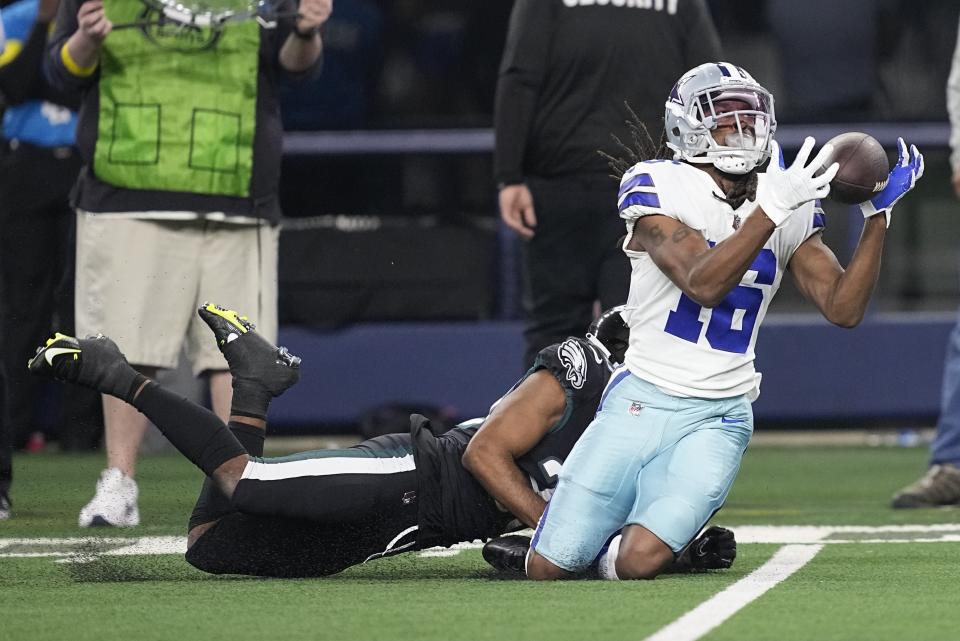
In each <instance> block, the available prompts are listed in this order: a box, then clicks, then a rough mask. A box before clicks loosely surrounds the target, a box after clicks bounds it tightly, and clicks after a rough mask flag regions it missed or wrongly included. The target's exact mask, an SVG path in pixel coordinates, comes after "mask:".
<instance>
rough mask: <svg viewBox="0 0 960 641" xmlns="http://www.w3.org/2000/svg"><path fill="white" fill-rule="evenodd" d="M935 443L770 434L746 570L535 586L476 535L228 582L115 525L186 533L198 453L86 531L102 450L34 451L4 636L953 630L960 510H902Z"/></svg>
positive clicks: (21, 502)
mask: <svg viewBox="0 0 960 641" xmlns="http://www.w3.org/2000/svg"><path fill="white" fill-rule="evenodd" d="M925 458H926V451H925V450H922V449H895V448H872V449H868V448H777V447H753V448H752V449H751V450H750V452H748V454H747V457H746V459H745V462H744V469H743V471H742V472H741V474H740V477H739V479H738V480H737V484H736V485H735V487H734V490H733V493H732V494H731V497H730V500H729V502H728V504H727V507H726V508H725V509H724V510H723V512H721V514H720V515H718V517H717V518H716V519H715V522H716V523H719V524H722V525H728V526H735V527H734V529H735V530H736V531H737V535H738V539H740V540H741V543H740V548H739V549H740V555H739V556H738V558H737V562H736V564H735V565H734V568H733V569H731V570H729V571H725V572H717V573H713V574H709V575H692V576H667V577H661V578H659V579H657V580H655V581H651V582H634V583H614V582H603V581H571V582H565V583H554V584H535V583H530V582H527V581H523V580H511V579H504V578H501V577H497V576H496V575H495V574H494V573H493V571H492V570H491V569H489V568H488V567H487V566H486V565H485V564H484V563H483V561H482V559H481V558H480V555H479V552H478V551H477V549H476V548H475V547H472V548H468V549H462V550H443V551H427V552H426V553H424V554H417V553H414V554H408V555H404V556H401V557H395V558H392V559H385V560H381V561H376V562H374V563H371V564H369V565H366V566H362V567H358V568H354V569H352V570H349V571H347V572H345V573H343V574H342V575H339V576H336V577H330V578H327V579H316V580H272V579H270V580H265V579H255V578H239V577H234V578H231V577H213V576H209V575H205V574H203V573H201V572H199V571H196V570H194V569H193V568H191V567H190V566H188V565H187V564H186V563H185V562H184V561H183V560H182V559H181V557H180V556H178V555H176V554H170V553H167V554H155V553H150V554H146V553H143V552H147V551H148V550H147V549H146V548H131V547H129V544H132V543H134V541H133V540H129V541H128V540H121V541H114V540H112V539H113V538H114V537H135V538H138V539H142V538H143V537H153V538H149V539H145V540H143V541H141V542H142V543H144V544H146V543H147V542H152V543H153V544H155V545H156V546H158V547H155V548H152V549H151V550H149V551H152V552H155V551H157V550H159V551H163V550H164V549H176V548H177V546H178V545H180V542H179V541H180V540H179V539H178V538H169V537H172V536H175V535H180V534H181V533H182V531H183V527H184V523H185V521H186V518H187V513H188V512H189V509H190V507H191V505H192V500H193V496H194V492H195V491H196V489H197V488H198V487H199V483H200V475H199V473H197V472H196V471H195V470H193V469H192V468H191V467H190V466H189V465H188V464H187V463H185V462H183V461H182V460H181V459H180V458H179V457H174V456H163V457H155V458H149V459H145V460H144V461H143V463H142V466H141V469H140V472H139V476H140V488H141V502H140V508H141V518H142V521H143V522H144V523H145V525H144V526H142V527H139V528H136V529H134V530H129V531H122V532H118V531H110V532H107V533H105V535H107V536H109V537H111V539H110V540H102V541H89V540H88V541H77V540H71V539H77V538H79V537H84V536H88V535H89V534H90V532H89V531H82V530H79V529H78V528H77V527H76V525H75V522H76V516H77V512H78V510H79V508H80V507H81V506H82V505H83V503H84V502H85V501H86V500H87V499H88V498H89V497H90V496H91V494H92V491H93V483H94V481H95V479H96V476H97V473H98V471H99V466H100V465H101V463H102V458H101V457H100V456H60V455H42V456H22V457H20V458H18V459H17V460H16V474H17V479H16V486H15V493H14V500H15V505H14V508H15V517H14V519H12V520H10V521H8V522H0V640H3V641H32V640H35V639H50V640H58V641H59V640H63V639H71V640H76V641H82V640H86V639H90V640H96V641H114V640H117V641H120V640H123V641H128V640H133V639H149V640H154V639H156V640H163V639H176V640H178V641H187V640H193V639H211V640H215V639H258V640H260V639H264V640H266V639H349V640H358V641H359V640H365V639H384V640H387V639H437V640H442V639H491V640H494V639H497V640H499V639H537V640H541V639H549V640H550V641H561V640H565V639H590V640H591V641H601V640H604V639H618V640H622V639H636V640H638V641H639V640H642V639H646V638H652V639H656V640H657V641H680V640H683V639H690V640H692V639H697V638H702V639H712V640H721V639H722V640H731V641H734V640H736V641H755V640H756V641H759V640H764V641H766V640H777V641H781V640H782V641H791V640H797V641H800V640H813V639H815V640H829V639H850V640H861V639H870V640H872V641H878V640H886V639H890V640H904V641H922V640H928V639H929V640H931V641H933V640H937V641H940V640H943V639H954V638H957V637H958V636H960V632H957V630H958V623H960V614H957V603H958V602H960V587H958V585H957V581H956V578H955V577H956V568H957V567H958V560H960V511H958V510H954V509H945V510H920V511H907V512H893V511H891V510H889V509H888V508H887V501H888V499H889V496H890V494H891V493H892V492H893V491H894V490H895V489H897V488H898V487H899V486H901V485H903V484H904V483H906V482H909V481H911V480H913V479H914V478H915V477H916V476H918V475H919V474H920V473H921V472H922V471H923V469H924V467H925ZM789 526H805V527H789ZM813 526H817V527H813ZM858 526H862V527H858ZM910 526H916V527H910ZM162 537H168V538H162ZM37 539H48V540H37ZM64 539H67V540H64ZM138 550H139V552H141V553H136V552H138ZM130 552H133V553H134V554H129V553H130ZM755 571H756V572H755ZM731 613H733V614H732V616H729V615H730V614H731ZM727 617H729V618H727Z"/></svg>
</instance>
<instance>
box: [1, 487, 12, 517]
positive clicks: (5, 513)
mask: <svg viewBox="0 0 960 641" xmlns="http://www.w3.org/2000/svg"><path fill="white" fill-rule="evenodd" d="M11 516H12V513H11V506H10V497H9V496H7V493H6V492H0V521H6V520H7V519H9V518H10V517H11Z"/></svg>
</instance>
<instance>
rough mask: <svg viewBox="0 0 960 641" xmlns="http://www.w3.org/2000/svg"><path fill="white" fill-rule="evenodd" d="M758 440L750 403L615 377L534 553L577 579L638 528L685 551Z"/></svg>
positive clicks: (563, 478)
mask: <svg viewBox="0 0 960 641" xmlns="http://www.w3.org/2000/svg"><path fill="white" fill-rule="evenodd" d="M752 433H753V411H752V408H751V407H750V402H749V401H748V400H747V399H746V398H745V397H744V396H737V397H733V398H726V399H705V398H681V397H676V396H670V395H668V394H665V393H663V392H661V391H660V390H659V389H658V388H657V387H656V386H654V385H652V384H650V383H648V382H646V381H644V380H642V379H640V378H638V377H637V376H634V375H633V374H630V373H629V372H628V371H627V370H626V369H621V370H619V371H617V372H615V373H614V376H613V377H612V378H611V380H610V383H609V384H608V385H607V389H606V391H605V392H604V396H603V399H602V400H601V403H600V407H599V409H598V411H597V416H596V418H594V420H593V422H592V423H591V424H590V426H589V427H588V428H587V429H586V431H585V432H584V433H583V436H581V437H580V440H579V441H577V444H576V445H575V446H574V448H573V451H572V452H571V453H570V456H569V457H567V460H566V462H565V463H564V465H563V469H562V471H561V473H560V481H559V484H558V485H557V491H556V493H555V494H554V495H553V498H552V499H551V500H550V503H549V504H548V506H547V510H546V511H545V512H544V514H543V517H542V518H541V519H540V523H539V524H538V526H537V531H536V533H535V535H534V538H533V543H532V547H533V549H534V550H536V551H537V553H538V554H540V555H541V556H543V557H545V558H546V559H547V560H549V561H551V562H552V563H554V564H555V565H557V566H559V567H561V568H563V569H565V570H569V571H571V572H577V571H581V570H583V569H585V568H586V567H588V566H589V565H590V564H591V563H592V562H593V560H594V559H595V558H596V556H597V554H598V553H599V552H600V550H601V548H602V547H603V545H604V544H605V543H606V541H607V539H608V538H609V537H610V536H611V535H612V534H613V533H614V532H616V531H617V530H619V529H620V528H622V527H623V526H624V525H630V524H638V525H642V526H643V527H645V528H646V529H648V530H650V531H651V532H652V533H653V534H655V535H656V536H657V537H658V538H660V540H662V541H663V542H664V543H666V544H667V545H668V546H670V548H671V549H672V550H673V551H674V552H680V551H681V550H682V549H683V548H684V547H685V546H686V545H687V544H688V543H689V542H690V541H691V540H692V539H693V537H694V536H696V535H697V533H698V532H699V531H700V529H701V528H702V527H703V526H704V525H705V524H706V523H707V521H708V520H709V519H710V517H711V516H713V514H714V513H715V512H716V511H717V510H719V509H720V506H722V505H723V502H724V501H725V500H726V498H727V494H728V493H729V491H730V487H731V485H732V484H733V480H734V478H736V476H737V472H738V471H739V469H740V459H741V458H742V456H743V453H744V451H745V450H746V448H747V444H748V443H749V441H750V436H751V434H752Z"/></svg>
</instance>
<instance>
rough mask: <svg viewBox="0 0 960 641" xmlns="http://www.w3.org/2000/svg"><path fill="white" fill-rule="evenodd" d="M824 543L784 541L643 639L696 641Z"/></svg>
mask: <svg viewBox="0 0 960 641" xmlns="http://www.w3.org/2000/svg"><path fill="white" fill-rule="evenodd" d="M821 549H823V545H785V546H783V547H782V548H780V549H779V550H777V553H776V554H774V555H773V556H772V557H771V558H770V560H769V561H767V562H766V563H764V564H763V565H761V566H760V567H759V568H757V569H756V570H754V571H753V572H751V573H750V574H748V575H747V576H745V577H743V578H742V579H740V580H739V581H737V582H736V583H734V584H733V585H731V586H730V587H728V588H727V589H726V590H724V591H723V592H720V593H719V594H717V595H716V596H714V597H712V598H710V599H708V600H706V601H704V602H703V603H701V604H700V605H698V606H697V607H695V608H694V609H692V610H690V611H689V612H687V613H686V614H684V615H683V616H682V617H680V618H679V619H677V620H676V621H674V622H673V623H671V624H670V625H668V626H666V627H664V628H661V629H660V631H658V632H656V633H655V634H653V635H652V636H649V637H647V639H646V641H695V639H699V638H700V637H702V636H703V635H705V634H707V633H708V632H710V630H713V629H714V628H715V627H717V626H718V625H720V624H721V623H723V622H724V621H726V620H727V619H729V618H730V617H732V616H733V615H734V614H736V612H737V611H738V610H740V609H742V608H744V607H745V606H747V605H748V604H749V603H750V602H752V601H754V600H755V599H757V598H759V597H760V596H762V595H763V594H764V593H765V592H766V591H767V590H769V589H770V588H772V587H774V586H775V585H777V584H778V583H780V582H781V581H783V580H784V579H786V578H787V577H789V576H790V575H791V574H793V573H794V572H796V571H797V570H799V569H800V568H802V567H803V566H804V565H806V564H807V563H809V562H810V560H811V559H813V557H815V556H816V555H817V552H819V551H820V550H821Z"/></svg>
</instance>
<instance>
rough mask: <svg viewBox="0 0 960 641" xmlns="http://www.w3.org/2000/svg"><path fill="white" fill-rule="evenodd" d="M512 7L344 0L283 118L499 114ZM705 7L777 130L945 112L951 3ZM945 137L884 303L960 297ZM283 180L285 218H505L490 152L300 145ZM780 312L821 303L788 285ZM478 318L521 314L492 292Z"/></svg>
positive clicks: (391, 119)
mask: <svg viewBox="0 0 960 641" xmlns="http://www.w3.org/2000/svg"><path fill="white" fill-rule="evenodd" d="M512 4H513V3H512V2H511V1H510V0H488V1H485V2H482V3H481V2H472V3H460V2H452V1H449V0H391V1H390V2H387V1H385V0H338V2H337V7H336V11H335V12H334V14H333V16H332V17H331V19H330V22H329V23H328V25H327V26H326V30H325V38H326V40H325V42H326V52H325V60H324V70H323V73H322V74H321V75H320V76H318V77H316V78H315V79H313V80H312V81H311V82H309V83H305V84H300V85H297V86H287V87H285V88H284V91H283V103H282V104H283V117H284V125H285V128H286V129H287V130H288V131H311V130H354V129H368V130H382V129H418V128H427V129H436V128H487V127H490V126H491V124H492V118H493V97H494V92H495V86H496V79H497V70H498V65H499V62H500V57H501V54H502V50H503V41H504V37H505V35H506V31H507V23H508V19H509V15H510V9H511V6H512ZM708 4H709V6H710V9H711V12H712V15H713V18H714V20H715V22H716V24H717V28H718V30H719V33H720V37H721V44H722V48H723V55H724V57H725V59H727V60H730V61H732V62H735V63H741V64H743V65H745V66H747V67H749V69H750V70H751V72H752V73H753V75H754V76H755V77H756V78H757V79H758V80H759V81H760V82H762V83H763V84H764V85H765V86H767V87H768V88H769V89H770V90H771V91H772V92H773V94H774V95H775V96H776V97H777V104H776V108H777V117H778V120H779V122H780V125H781V127H782V126H784V125H802V124H826V123H835V124H837V125H838V127H839V128H841V129H842V128H843V126H844V125H847V124H849V126H850V127H851V128H853V127H854V126H855V125H856V124H858V123H865V122H938V123H945V122H946V119H947V114H946V101H945V97H944V94H945V90H944V88H945V84H946V79H947V74H948V72H949V68H950V60H951V56H952V52H953V47H954V43H955V42H956V30H957V5H956V3H955V2H954V1H952V0H929V1H927V2H922V3H918V2H912V1H910V0H845V1H844V2H842V3H836V2H832V1H831V0H808V1H805V2H802V3H801V2H795V1H794V0H710V1H709V2H708ZM810 34H816V35H815V37H811V35H810ZM638 64H644V63H643V62H642V61H640V62H638ZM667 90H668V88H664V93H665V94H666V91H667ZM605 142H607V141H598V147H599V146H602V145H603V144H604V143H605ZM821 142H825V141H821ZM946 145H947V139H946V136H944V140H943V147H942V148H930V147H928V148H925V149H924V152H925V153H926V157H927V164H928V172H929V175H930V178H928V180H926V181H925V182H924V184H922V185H921V186H920V188H919V189H918V195H917V197H915V198H914V199H913V204H912V205H911V209H912V212H911V214H910V215H909V216H903V217H902V222H903V223H904V224H903V227H904V228H905V229H904V230H903V231H902V232H901V233H900V234H896V235H894V237H893V238H891V239H890V240H889V243H890V247H888V251H887V258H886V259H885V260H886V267H887V268H886V269H884V273H883V276H882V280H881V284H880V290H879V292H878V296H877V298H876V301H877V303H876V308H877V309H881V310H917V309H921V310H924V309H938V310H947V309H953V308H954V307H955V305H956V302H957V298H958V294H957V292H958V288H957V280H956V264H957V261H956V247H955V246H954V243H953V242H952V241H951V238H954V237H955V234H953V233H945V232H946V231H947V230H949V231H951V232H960V223H957V222H955V221H954V220H953V219H954V218H955V216H953V209H954V206H955V204H954V203H955V201H954V200H953V197H952V194H951V191H950V188H949V175H950V170H949V167H948V164H947V157H948V150H947V147H946ZM281 186H282V188H281V194H282V199H283V205H284V215H285V216H287V217H288V218H301V217H315V216H321V215H344V216H377V217H381V218H386V217H393V218H394V220H395V222H397V223H399V221H400V220H409V219H411V218H414V217H416V218H422V217H425V216H429V217H433V218H435V219H436V220H439V221H441V222H446V223H452V224H458V225H468V226H474V227H480V228H483V229H486V230H487V231H488V232H490V231H491V228H493V227H495V226H496V215H497V211H496V202H495V190H494V185H493V178H492V160H491V157H490V154H489V153H474V154H449V155H442V154H406V155H378V154H372V155H355V154H352V155H349V156H340V155H316V156H296V157H295V158H287V159H286V161H285V163H284V167H283V177H282V185H281ZM318 189H319V191H318ZM318 193H319V194H322V198H319V199H318V198H317V194H318ZM828 213H830V214H832V215H831V218H830V224H829V225H828V227H827V231H826V238H827V241H828V243H829V244H830V245H831V246H833V247H836V248H837V251H838V254H839V255H840V258H841V260H845V259H846V258H847V257H848V255H849V254H845V253H844V252H845V248H850V249H852V247H853V244H854V241H855V239H856V237H857V236H858V234H859V222H858V221H857V220H856V218H850V217H848V216H847V215H846V213H845V212H844V210H843V208H838V207H836V206H830V207H828ZM921 247H922V248H923V249H922V251H921V250H920V248H921ZM281 277H282V276H281ZM501 285H502V283H501ZM778 310H787V311H810V310H809V309H808V308H806V306H805V304H804V303H803V301H802V300H801V298H800V296H799V295H798V294H797V292H795V291H792V290H790V289H789V287H788V289H787V291H785V292H784V293H783V294H781V296H780V298H779V299H778V301H777V304H776V305H775V307H774V311H778ZM281 315H283V307H282V303H281ZM480 316H481V317H483V316H486V317H501V318H502V317H507V318H510V317H514V316H515V313H514V311H513V310H510V309H506V310H504V309H502V306H501V308H500V309H498V308H497V305H496V303H491V306H490V309H488V310H486V313H483V314H480Z"/></svg>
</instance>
